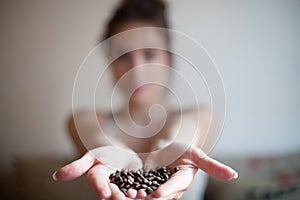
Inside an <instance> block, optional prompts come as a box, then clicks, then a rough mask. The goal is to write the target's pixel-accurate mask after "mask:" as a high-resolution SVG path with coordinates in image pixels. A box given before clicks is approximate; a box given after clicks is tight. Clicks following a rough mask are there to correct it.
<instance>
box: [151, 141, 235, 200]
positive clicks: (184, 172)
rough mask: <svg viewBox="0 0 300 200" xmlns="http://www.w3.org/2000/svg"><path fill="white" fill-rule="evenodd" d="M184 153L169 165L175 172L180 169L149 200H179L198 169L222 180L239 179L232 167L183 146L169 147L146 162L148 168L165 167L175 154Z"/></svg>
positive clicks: (172, 145)
mask: <svg viewBox="0 0 300 200" xmlns="http://www.w3.org/2000/svg"><path fill="white" fill-rule="evenodd" d="M180 151H182V152H184V153H183V154H182V155H181V156H180V157H179V158H178V159H176V160H175V161H174V162H172V163H171V164H169V165H168V168H169V169H171V170H173V169H174V168H175V167H177V168H178V169H179V171H177V172H176V173H174V171H173V173H174V174H173V175H172V176H171V177H170V179H169V180H168V181H167V182H166V183H164V184H162V185H160V186H159V187H158V188H157V190H155V191H154V192H153V193H152V194H151V195H149V196H147V198H148V199H152V198H162V199H179V198H180V197H181V196H182V194H183V192H184V191H186V190H187V189H189V187H190V186H191V185H192V182H193V179H194V176H195V175H196V173H197V171H198V169H200V170H203V171H205V172H206V173H208V174H209V175H211V176H214V177H216V178H219V179H222V180H232V179H236V178H237V177H238V173H237V172H236V171H234V170H233V169H231V168H230V167H228V166H226V165H224V164H222V163H220V162H218V161H216V160H214V159H212V158H210V157H208V156H207V155H206V154H205V153H204V152H203V151H202V150H201V149H200V148H197V147H189V148H186V147H185V146H184V145H182V144H178V143H175V144H171V145H169V147H167V148H165V149H162V150H160V151H158V152H156V153H153V154H151V155H150V156H149V157H148V158H147V159H146V161H145V166H146V167H147V168H152V167H154V166H164V165H163V163H164V162H165V161H166V160H168V159H169V158H170V156H172V154H173V155H174V152H180Z"/></svg>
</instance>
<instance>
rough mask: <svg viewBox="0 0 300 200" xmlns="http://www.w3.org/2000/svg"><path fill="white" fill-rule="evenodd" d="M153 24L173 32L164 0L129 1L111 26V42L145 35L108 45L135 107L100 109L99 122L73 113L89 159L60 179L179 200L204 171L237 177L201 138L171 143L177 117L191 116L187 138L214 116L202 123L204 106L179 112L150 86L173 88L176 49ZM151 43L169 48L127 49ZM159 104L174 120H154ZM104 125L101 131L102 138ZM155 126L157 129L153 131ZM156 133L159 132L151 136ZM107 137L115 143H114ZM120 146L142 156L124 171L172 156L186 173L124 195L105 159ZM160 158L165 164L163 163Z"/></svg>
mask: <svg viewBox="0 0 300 200" xmlns="http://www.w3.org/2000/svg"><path fill="white" fill-rule="evenodd" d="M149 27H157V28H166V29H167V28H169V26H168V21H167V19H166V16H165V4H164V3H163V2H162V1H160V0H143V1H142V0H125V1H123V2H122V3H121V5H120V6H119V7H118V9H117V10H116V12H115V13H114V15H113V17H112V19H111V20H110V21H109V23H108V25H107V31H106V33H105V38H104V39H107V38H110V37H112V36H114V35H117V34H119V33H123V32H125V31H130V30H138V31H136V32H132V34H126V37H119V38H117V39H115V40H114V39H112V40H111V41H110V42H109V47H108V56H109V57H110V58H113V57H114V56H115V55H118V54H120V55H121V56H117V58H116V59H115V60H114V61H113V62H112V64H111V69H112V73H113V77H114V80H115V83H117V82H119V83H120V84H119V85H118V86H119V88H120V90H121V91H122V93H123V95H124V97H125V99H128V100H129V101H128V104H124V107H123V108H122V109H120V110H118V111H116V112H113V113H101V112H97V113H96V116H97V120H96V121H95V120H94V116H95V113H93V112H88V111H86V112H80V113H76V114H74V116H72V118H71V119H70V122H69V129H70V133H71V135H72V137H73V139H74V142H75V143H76V145H77V147H78V150H79V152H80V153H81V154H82V155H83V154H84V155H83V156H82V158H80V159H79V160H76V161H74V162H72V163H71V164H69V165H66V166H65V167H63V168H61V169H59V170H58V171H57V172H55V174H54V176H53V177H54V179H55V180H61V181H69V180H73V179H75V178H77V177H79V176H81V175H83V174H84V173H87V179H88V182H89V183H90V185H91V186H92V187H93V188H94V189H95V190H96V192H97V193H98V195H99V197H100V198H103V199H135V198H140V199H143V198H162V199H179V198H180V197H181V196H182V194H183V192H184V191H186V190H187V189H189V188H190V187H191V185H192V182H193V179H194V176H195V175H196V173H197V171H198V169H201V170H203V171H204V172H206V173H208V174H210V175H212V176H215V177H217V178H220V179H224V180H231V179H233V178H237V173H236V172H235V171H234V170H232V169H231V168H229V167H227V166H225V165H223V164H221V163H219V162H217V161H215V160H213V159H211V158H209V157H208V156H206V155H205V154H204V153H203V152H202V151H201V149H200V148H199V147H201V143H202V142H203V141H202V140H201V137H198V138H197V140H196V141H193V142H192V143H190V144H187V145H188V147H187V148H186V146H185V145H182V144H179V143H178V141H175V142H174V143H172V139H174V137H173V136H174V134H175V133H174V130H175V129H176V128H175V127H176V126H177V125H178V119H184V120H182V121H183V122H184V123H186V125H185V124H182V128H181V129H180V133H181V134H183V137H182V139H183V140H184V138H185V137H184V134H187V133H189V132H192V131H194V130H193V129H192V128H191V126H190V124H192V126H193V125H199V127H200V129H199V135H201V132H207V127H208V123H209V122H208V121H209V120H208V119H209V112H208V111H207V110H204V109H203V110H201V120H200V122H199V123H198V120H197V119H198V116H199V113H198V110H197V109H190V110H185V111H184V112H178V111H176V110H172V109H171V107H170V106H168V102H167V101H166V100H165V99H166V98H165V95H164V93H165V92H166V91H165V87H163V86H162V85H159V84H143V83H145V79H146V80H149V81H150V82H157V83H166V84H167V82H168V81H169V76H170V73H168V72H166V71H168V70H165V69H166V67H165V66H167V67H170V68H171V67H172V54H171V53H169V52H168V51H165V50H163V49H168V48H169V46H170V41H171V39H170V35H169V34H168V32H164V34H162V33H161V32H159V31H157V30H156V29H155V28H154V29H147V28H149ZM142 28H146V29H145V30H146V32H143V31H145V30H142ZM139 30H142V31H139ZM144 43H147V44H149V43H152V44H153V46H157V44H159V45H158V46H160V47H162V48H140V49H135V50H133V51H127V50H128V49H131V48H132V46H143V45H144ZM122 51H123V52H125V53H122ZM120 52H121V53H120ZM162 66H163V67H162ZM155 67H157V68H155ZM150 68H155V70H149V69H150ZM124 77H125V78H124ZM157 104H159V105H163V107H164V109H165V110H166V114H167V115H166V116H165V115H162V114H161V113H160V112H159V111H158V112H157V113H155V112H154V113H153V115H152V116H151V118H150V117H149V112H148V111H149V109H150V108H151V107H152V106H153V105H157ZM128 113H129V114H128ZM115 119H117V121H118V123H117V122H116V120H115ZM161 121H164V123H163V126H162V127H161V128H157V129H156V128H155V127H160V126H161V124H162V123H161ZM133 122H134V123H133ZM99 124H100V126H101V127H102V129H101V130H102V133H100V134H99V131H98V130H99V129H98V126H99ZM149 124H151V126H147V125H149ZM140 127H143V129H141V128H140ZM155 131H156V132H155ZM128 132H129V133H130V134H128ZM153 132H155V134H153V135H151V134H152V133H153ZM107 137H109V138H110V139H109V140H108V139H107ZM110 141H114V142H112V143H111V142H110ZM170 141H171V143H170ZM116 144H117V146H118V147H120V146H122V148H126V149H129V150H130V151H132V152H135V155H136V156H133V157H131V158H130V159H127V160H126V161H125V162H124V163H123V165H122V166H123V167H133V168H135V167H141V166H147V167H155V165H158V164H161V163H163V161H166V160H168V158H174V159H173V160H172V159H170V160H169V161H170V162H169V163H168V162H167V165H168V167H169V168H170V169H173V168H174V167H175V166H176V167H178V166H179V167H180V170H179V171H178V172H176V173H174V174H173V175H172V176H171V178H170V179H169V180H168V181H167V182H166V183H164V184H163V185H161V186H160V187H158V189H157V190H156V191H154V192H153V193H152V194H151V195H148V196H147V193H146V192H145V190H142V189H141V190H138V191H136V190H134V189H130V190H128V191H127V194H126V195H125V194H123V193H122V192H121V191H120V190H119V189H118V187H117V186H116V185H115V184H113V183H110V181H109V179H108V177H109V174H110V173H111V172H112V170H111V168H109V167H108V166H107V165H108V164H107V162H106V160H107V158H108V157H111V156H112V154H113V152H114V151H115V152H119V151H118V150H116V148H115V146H116ZM166 144H169V145H166ZM165 146H167V148H164V149H163V150H162V151H159V152H158V153H156V154H149V152H153V151H155V150H160V149H161V148H162V147H165ZM99 147H100V148H99ZM94 148H95V149H97V148H98V150H97V153H99V155H100V156H97V158H95V156H93V155H92V154H91V153H89V152H90V151H89V150H91V149H94ZM87 151H88V152H87ZM91 151H93V150H91ZM174 152H181V154H180V155H179V156H178V157H176V156H174ZM175 154H176V153H175ZM158 158H160V161H162V162H159V159H158ZM162 158H166V159H162ZM117 159H118V158H117Z"/></svg>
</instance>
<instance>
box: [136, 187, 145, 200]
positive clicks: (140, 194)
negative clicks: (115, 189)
mask: <svg viewBox="0 0 300 200" xmlns="http://www.w3.org/2000/svg"><path fill="white" fill-rule="evenodd" d="M146 196H147V193H146V191H145V190H144V189H140V190H138V191H137V194H136V198H137V199H144V198H145V197H146Z"/></svg>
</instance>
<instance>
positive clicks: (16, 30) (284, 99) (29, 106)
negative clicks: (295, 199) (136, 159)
mask: <svg viewBox="0 0 300 200" xmlns="http://www.w3.org/2000/svg"><path fill="white" fill-rule="evenodd" d="M115 2H117V1H104V0H103V1H96V0H90V1H79V0H76V1H74V0H72V1H71V0H69V1H67V0H65V1H34V0H29V1H8V0H7V1H2V2H1V6H0V27H1V31H0V44H1V47H0V48H1V54H0V58H1V59H0V66H1V69H0V70H1V71H0V78H1V87H0V88H1V90H0V94H1V104H0V108H1V114H0V124H1V131H0V134H1V135H0V157H1V168H0V169H5V168H8V167H9V166H10V163H11V161H12V160H13V157H15V156H44V155H54V156H57V155H59V156H70V155H74V152H75V148H74V146H73V144H72V143H71V142H70V138H69V137H68V136H67V134H66V130H65V120H66V117H67V116H68V115H69V114H70V112H71V94H72V86H73V82H74V78H75V74H76V71H77V69H78V67H79V65H80V64H81V62H82V61H83V59H84V57H85V56H86V55H87V53H88V52H89V50H91V49H92V47H93V46H94V45H95V44H97V41H98V39H99V34H100V33H101V31H102V28H103V27H102V25H103V22H104V21H105V20H106V19H107V16H108V15H109V12H110V10H111V8H112V7H113V5H114V4H115ZM169 2H170V14H171V21H172V24H173V27H174V28H175V29H177V30H180V31H181V32H184V33H186V34H187V35H189V36H191V37H193V38H194V39H196V40H197V41H199V42H200V43H202V44H203V45H204V46H205V47H206V49H207V50H208V51H209V53H210V55H211V56H212V58H213V59H214V61H215V62H216V64H217V65H218V67H219V69H220V71H221V74H222V77H223V79H224V83H225V87H226V91H227V98H228V104H227V110H228V113H227V119H226V125H225V127H224V131H223V134H222V136H221V138H220V141H219V143H218V144H217V147H216V149H215V153H216V154H219V155H223V154H231V155H232V154H233V155H237V154H239V155H244V154H248V155H249V154H257V153H267V154H269V153H287V152H290V151H295V150H299V149H300V135H299V134H300V125H299V113H300V112H299V111H300V108H299V100H300V99H299V96H300V95H299V92H300V91H299V89H300V88H299V85H300V84H299V81H298V77H297V76H298V75H299V74H300V73H299V72H300V68H299V67H300V56H299V52H300V38H299V35H300V26H299V21H300V12H299V11H300V1H296V0H295V1H292V0H290V1H283V0H282V1H279V0H277V1H263V2H261V1H243V2H242V1H236V2H235V3H233V2H229V1H226V2H225V1H197V0H189V1H180V0H172V1H171V0H169Z"/></svg>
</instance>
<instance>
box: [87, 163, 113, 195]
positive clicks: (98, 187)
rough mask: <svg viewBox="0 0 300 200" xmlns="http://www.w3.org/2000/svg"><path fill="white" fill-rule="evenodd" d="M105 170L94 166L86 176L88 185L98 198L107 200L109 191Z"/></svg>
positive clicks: (102, 167)
mask: <svg viewBox="0 0 300 200" xmlns="http://www.w3.org/2000/svg"><path fill="white" fill-rule="evenodd" d="M106 170H107V169H106V168H105V167H104V166H102V165H96V166H94V167H93V168H91V169H90V170H89V172H88V174H87V180H88V183H89V184H90V185H91V186H92V187H93V188H94V189H95V191H96V193H97V194H98V195H99V197H100V198H103V199H108V198H110V197H111V193H112V192H111V189H110V186H109V183H108V179H107V172H106Z"/></svg>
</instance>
